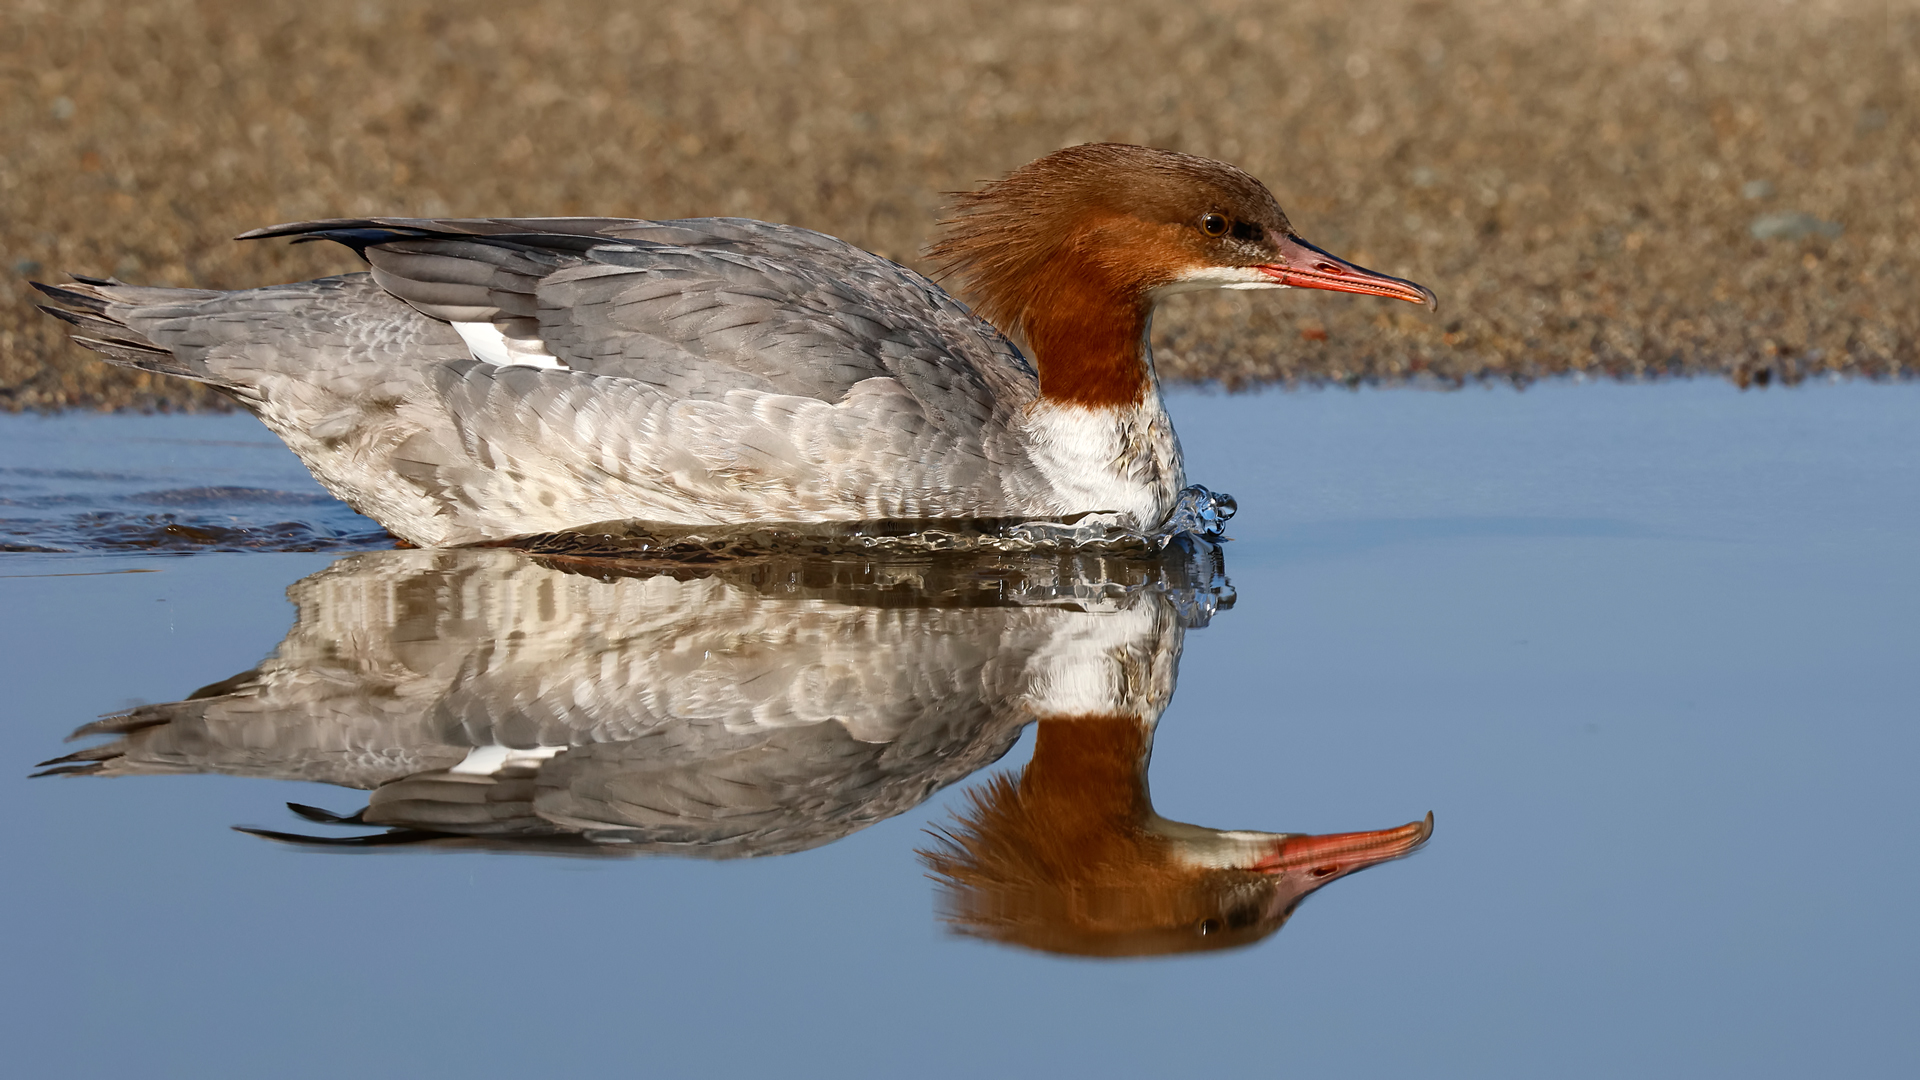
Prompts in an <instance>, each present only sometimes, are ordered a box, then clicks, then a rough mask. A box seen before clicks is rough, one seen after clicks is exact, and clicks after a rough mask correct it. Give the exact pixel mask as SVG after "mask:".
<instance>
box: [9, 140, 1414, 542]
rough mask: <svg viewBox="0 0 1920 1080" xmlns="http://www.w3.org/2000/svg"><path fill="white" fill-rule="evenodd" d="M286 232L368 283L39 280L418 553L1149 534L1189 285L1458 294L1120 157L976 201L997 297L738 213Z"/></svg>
mask: <svg viewBox="0 0 1920 1080" xmlns="http://www.w3.org/2000/svg"><path fill="white" fill-rule="evenodd" d="M271 236H292V237H295V238H296V239H297V240H316V239H327V240H334V241H338V242H340V243H342V244H346V245H348V246H349V247H352V248H353V249H354V250H355V251H357V252H359V253H360V255H361V256H362V257H363V258H365V259H366V260H367V262H368V264H369V265H370V267H371V272H370V273H360V274H348V275H343V276H340V277H332V278H322V279H319V280H317V281H308V282H301V283H297V284H291V285H277V286H269V287H265V288H259V289H248V290H242V291H238V292H219V291H213V290H204V289H158V288H142V287H136V286H131V285H126V284H123V283H121V282H118V281H113V280H100V279H93V278H80V279H79V281H78V283H77V284H73V285H68V286H65V287H55V286H46V285H38V284H36V288H39V289H40V291H42V292H43V293H45V294H46V295H48V296H50V297H52V298H53V299H54V300H55V301H56V302H57V303H58V304H60V305H62V306H61V307H58V308H52V307H50V308H47V309H46V310H48V311H50V312H51V313H52V314H54V315H57V316H59V317H60V318H62V319H65V320H66V321H68V322H70V323H72V324H74V325H75V326H76V327H78V328H79V332H77V333H76V334H75V340H76V341H78V342H79V343H80V344H82V345H84V346H86V347H88V348H91V349H94V350H96V351H98V352H101V353H103V354H104V355H105V356H106V358H107V359H108V360H109V361H110V362H113V363H118V364H123V365H127V366H131V367H137V368H144V369H146V370H150V371H159V372H163V373H166V374H171V375H179V376H182V377H184V378H189V379H194V380H197V381H200V382H204V383H207V384H209V385H211V386H213V387H215V388H216V389H218V390H220V391H222V392H224V393H226V394H227V395H229V396H231V397H232V398H234V400H236V401H238V402H239V403H240V404H241V405H242V406H244V407H245V408H247V409H249V410H250V411H252V412H253V413H255V414H256V415H258V416H259V417H260V419H261V420H262V421H264V422H265V423H266V425H267V426H268V427H269V428H270V429H272V430H273V431H274V432H275V433H276V434H277V435H279V436H280V437H281V438H282V439H284V440H285V441H286V442H287V445H288V446H290V447H292V449H293V451H294V452H295V453H296V454H298V455H299V456H300V458H301V460H302V461H304V462H305V463H306V465H307V467H308V468H309V469H311V470H312V471H313V474H314V476H315V477H317V478H318V479H319V480H320V482H321V483H322V484H324V485H325V486H326V487H327V489H328V490H329V491H331V492H333V493H334V494H335V495H337V496H339V497H340V498H342V499H344V500H345V501H346V502H347V503H349V504H350V505H352V506H353V507H354V508H355V509H356V510H359V511H360V512H361V513H364V514H366V515H368V516H369V517H372V518H374V519H375V520H377V521H379V522H380V523H381V524H382V525H384V526H386V527H387V529H388V530H390V531H391V532H392V533H393V534H394V535H396V536H398V537H400V538H402V539H404V540H406V541H408V542H410V543H413V544H415V545H419V546H441V545H455V544H469V543H477V542H483V541H497V540H504V539H511V538H513V537H518V536H526V535H530V534H536V533H551V532H564V531H567V530H569V529H575V528H578V527H581V526H584V525H588V524H592V523H598V522H605V521H613V520H626V521H643V522H655V523H660V524H663V525H677V526H686V525H692V526H727V525H742V524H749V523H772V522H784V523H795V524H805V523H824V522H852V521H872V520H900V519H953V518H963V519H979V518H996V519H1015V520H1031V519H1051V518H1059V517H1068V516H1073V515H1079V514H1084V513H1098V512H1104V513H1107V514H1111V515H1113V519H1114V521H1115V523H1116V524H1118V525H1120V526H1122V527H1125V528H1131V529H1135V530H1139V531H1149V530H1152V529H1154V528H1155V527H1157V526H1159V525H1160V524H1161V523H1162V522H1163V521H1164V520H1165V519H1166V518H1167V516H1168V514H1169V513H1170V511H1171V510H1172V508H1173V507H1174V505H1175V502H1176V498H1177V496H1178V493H1179V491H1180V489H1181V488H1182V487H1183V486H1184V484H1185V477H1184V472H1183V468H1182V465H1181V458H1180V445H1179V442H1178V441H1177V439H1176V438H1175V436H1174V433H1173V428H1172V425H1171V423H1170V422H1169V420H1168V418H1167V413H1166V410H1165V408H1164V406H1163V405H1162V403H1161V400H1160V389H1159V385H1158V382H1157V380H1156V379H1155V377H1154V371H1153V364H1152V361H1151V358H1150V357H1149V355H1148V348H1147V327H1148V323H1149V321H1150V318H1151V316H1152V312H1153V306H1154V303H1155V302H1156V301H1157V300H1158V299H1159V298H1160V297H1161V296H1164V295H1167V294H1169V293H1173V292H1181V291H1187V290H1195V289H1213V288H1228V289H1267V288H1292V287H1297V288H1314V289H1332V290H1336V291H1341V292H1353V293H1362V294H1367V295H1375V296H1388V297H1395V298H1398V299H1402V300H1408V301H1412V302H1415V303H1424V304H1427V305H1428V306H1429V307H1432V306H1434V305H1435V301H1434V297H1433V294H1432V293H1431V292H1430V291H1428V290H1427V289H1426V288H1424V287H1422V286H1420V285H1416V284H1414V283H1412V282H1409V281H1402V280H1400V279H1398V278H1391V277H1387V276H1385V275H1383V274H1377V273H1374V272H1373V271H1370V270H1365V269H1362V268H1360V267H1357V266H1354V265H1353V264H1351V263H1347V262H1343V261H1341V260H1340V259H1337V258H1334V257H1333V256H1331V255H1329V254H1327V253H1326V252H1324V251H1321V250H1320V249H1318V248H1316V247H1314V246H1312V245H1311V244H1308V243H1306V242H1305V241H1303V240H1301V239H1300V238H1299V237H1297V236H1295V235H1294V232H1293V227H1292V226H1291V225H1290V224H1289V223H1288V221H1287V217H1286V215H1285V214H1284V213H1282V212H1281V210H1280V207H1279V205H1278V204H1277V203H1276V202H1275V201H1274V199H1273V196H1272V195H1271V194H1270V193H1269V192H1268V191H1267V189H1266V187H1265V186H1264V185H1262V184H1261V183H1260V182H1259V181H1258V180H1255V179H1254V178H1253V177H1251V176H1249V175H1247V174H1246V173H1244V172H1242V171H1240V170H1239V169H1237V168H1234V167H1233V166H1231V165H1226V164H1223V163H1221V162H1217V161H1210V160H1207V159H1205V158H1198V157H1192V156H1189V155H1186V154H1179V153H1174V152H1171V151H1166V150H1154V149H1148V148H1145V147H1139V146H1124V145H1117V144H1096V145H1087V146H1076V147H1072V148H1069V149H1066V150H1061V151H1058V152H1056V153H1053V154H1049V155H1048V156H1046V157H1044V158H1041V159H1040V160H1038V161H1035V162H1033V163H1031V164H1029V165H1027V166H1025V167H1023V168H1021V169H1018V170H1016V171H1015V172H1013V173H1012V174H1011V175H1009V176H1008V177H1006V178H1005V179H1004V180H1001V181H998V182H995V183H990V184H987V185H986V186H984V187H982V188H980V189H979V190H977V191H974V192H972V193H969V194H965V195H963V196H961V197H960V201H959V204H958V212H957V214H956V216H955V217H954V218H953V219H952V220H950V221H948V222H947V223H946V232H945V234H944V236H943V237H942V238H941V239H940V240H939V242H938V243H936V244H935V245H934V247H933V249H932V255H933V257H934V259H935V260H936V262H938V263H939V264H940V265H941V266H942V267H943V268H944V271H945V273H947V274H950V275H951V276H952V277H953V278H954V279H955V280H957V281H958V282H959V283H960V285H961V287H962V292H963V294H965V295H967V296H968V297H970V298H971V299H972V300H973V301H974V303H975V304H976V306H977V310H978V312H979V315H978V316H977V315H975V314H974V312H973V311H970V310H969V309H968V308H966V307H965V306H963V305H961V304H960V303H959V302H957V301H956V300H954V299H953V298H952V297H951V296H949V295H948V294H947V293H946V292H945V291H943V290H942V289H941V288H940V287H939V286H937V285H935V284H934V283H933V282H931V281H929V280H928V279H927V278H925V277H922V276H921V275H919V274H917V273H915V272H914V271H912V270H909V269H907V268H905V267H903V266H899V265H897V264H895V263H892V262H889V261H887V260H885V259H882V258H880V257H878V256H876V255H872V254H869V253H867V252H865V251H861V250H859V249H858V248H855V247H852V246H851V245H848V244H846V243H844V242H842V241H839V240H836V239H834V238H832V237H828V236H823V235H821V234H819V233H815V232H809V231H807V230H804V229H798V228H794V227H792V226H787V225H773V224H768V223H765V222H759V221H748V220H743V219H737V218H702V219H693V220H685V221H632V220H615V219H585V218H538V219H478V220H438V219H432V220H429V219H411V218H406V219H402V218H378V219H362V220H345V219H342V220H332V221H318V222H306V223H302V224H294V225H281V226H275V227H273V228H269V229H261V230H257V231H255V232H251V233H247V234H245V235H244V236H243V237H242V239H248V238H257V237H271ZM979 316H984V317H985V320H986V321H983V320H982V318H981V317H979ZM989 323H991V324H992V325H989ZM996 326H997V327H998V328H999V329H998V330H996V329H995V327H996ZM1002 331H1004V335H1003V333H1002ZM1010 339H1011V340H1010ZM1015 341H1018V342H1021V343H1023V344H1024V345H1025V347H1026V352H1025V353H1023V352H1022V351H1021V349H1020V348H1019V347H1017V346H1016V345H1015V344H1014V342H1015ZM1029 357H1031V359H1029Z"/></svg>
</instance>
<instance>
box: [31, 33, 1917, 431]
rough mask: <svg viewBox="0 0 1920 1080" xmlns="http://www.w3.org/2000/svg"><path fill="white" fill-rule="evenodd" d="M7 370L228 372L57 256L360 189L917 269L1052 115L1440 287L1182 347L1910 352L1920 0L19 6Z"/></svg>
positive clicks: (1211, 362) (261, 215) (225, 253)
mask: <svg viewBox="0 0 1920 1080" xmlns="http://www.w3.org/2000/svg"><path fill="white" fill-rule="evenodd" d="M0 124H3V126H0V404H3V405H5V406H8V407H11V408H14V409H21V408H29V409H48V408H61V407H68V406H75V405H85V406H98V407H106V408H117V407H136V408H182V407H195V406H205V405H210V404H216V403H217V401H218V399H216V398H214V397H212V396H211V395H203V394H200V393H198V392H197V391H196V390H195V389H194V388H192V387H189V386H186V385H185V384H180V383H175V382H172V381H168V380H161V379H156V378H154V377H151V376H147V375H143V374H135V373H132V372H127V371H123V370H120V369H116V368H110V367H108V366H106V365H104V364H100V363H97V362H95V361H93V360H92V358H91V354H88V353H85V352H83V351H82V350H80V349H79V348H77V347H74V346H71V345H69V344H67V343H66V340H65V337H64V335H62V334H61V333H60V332H59V328H58V324H56V323H55V322H54V321H53V320H51V319H48V318H45V317H43V316H41V315H40V314H38V313H37V312H35V311H34V310H33V309H32V307H31V300H30V291H29V290H28V289H27V287H26V284H25V279H26V278H28V277H38V278H40V279H44V280H58V279H59V275H60V274H61V272H63V271H68V270H73V271H79V272H82V273H96V274H101V273H110V274H116V275H118V276H120V277H123V278H125V279H127V280H130V281H136V282H142V283H155V284H173V285H200V286H215V287H228V288H231V287H239V286H246V285H252V284H261V283H266V282H272V281H285V280H294V279H298V278H302V277H311V276H316V275H319V274H325V273H336V272H341V271H345V270H349V269H354V268H356V267H357V263H356V262H355V260H354V259H353V257H352V256H351V255H350V254H348V253H347V252H345V251H344V250H342V249H338V248H334V247H331V246H327V245H319V244H313V245H303V246H301V247H297V248H294V247H289V246H287V245H285V244H284V243H281V242H274V241H270V242H263V243H252V244H235V243H231V242H230V241H228V239H227V238H228V237H230V236H232V235H233V234H235V233H238V232H240V231H242V230H245V229H249V228H253V227H255V226H258V225H265V224H270V223H274V222H282V221H291V220H297V219H302V218H317V217H335V216H346V215H370V214H405V215H496V214H512V215H540V214H606V215H620V216H632V217H655V218H662V217H678V216H691V215H709V214H738V215H746V216H751V217H759V218H767V219H771V220H775V221H789V222H794V223H796V224H800V225H805V226H808V227H810V228H815V229H820V230H822V231H825V232H829V233H834V234H836V235H839V236H843V237H846V238H847V239H849V240H851V241H853V242H854V243H857V244H860V245H862V246H864V247H867V248H870V249H872V250H874V251H877V252H880V253H882V254H884V255H887V256H889V257H892V258H895V259H899V260H902V261H904V262H907V263H909V264H913V265H919V266H922V267H923V268H924V263H923V262H922V261H921V260H920V256H919V252H920V249H921V247H922V245H923V244H924V243H925V241H926V238H927V236H928V234H929V232H930V230H931V228H932V225H933V223H934V221H935V220H936V219H937V218H938V216H939V213H940V208H941V204H942V196H941V192H943V191H946V190H952V189H956V188H963V187H967V186H970V185H972V184H973V183H975V182H977V181H979V180H982V179H986V178H990V177H994V176H998V175H1000V174H1001V173H1004V172H1005V171H1007V170H1008V169H1011V168H1013V167H1014V166H1017V165H1019V164H1021V163H1023V162H1025V161H1027V160H1029V159H1031V158H1034V157H1037V156H1039V155H1041V154H1043V153H1046V152H1047V151H1050V150H1053V149H1055V148H1057V147H1060V146H1063V145H1067V144H1070V143H1076V142H1084V141H1089V140H1119V141H1126V142H1138V143H1147V144H1152V145H1156V146H1165V147H1172V148H1175V149H1179V150H1186V151H1189V152H1192V153H1197V154H1205V155H1208V156H1212V157H1219V158H1223V159H1226V160H1229V161H1233V162H1235V163H1237V164H1239V165H1241V166H1243V167H1245V168H1246V169H1248V170H1249V171H1251V172H1252V173H1254V174H1255V175H1257V176H1260V177H1261V178H1263V179H1265V180H1266V181H1267V183H1268V184H1269V186H1271V187H1272V188H1273V189H1274V191H1275V193H1276V194H1277V195H1278V196H1279V198H1280V201H1281V205H1283V206H1284V207H1286V209H1287V211H1288V212H1289V214H1290V215H1291V216H1292V218H1293V220H1294V223H1295V225H1296V226H1297V227H1298V228H1299V229H1300V231H1301V233H1302V234H1303V235H1304V236H1306V237H1307V238H1308V239H1309V240H1312V241H1314V242H1316V243H1318V244H1320V245H1321V246H1323V247H1326V248H1328V249H1329V250H1331V251H1333V252H1335V253H1336V254H1340V255H1344V256H1347V257H1349V258H1352V259H1353V260H1355V261H1357V262H1359V263H1361V264H1363V265H1367V266H1372V267H1374V268H1376V269H1379V270H1384V271H1386V272H1388V273H1393V274H1398V275H1402V276H1406V277H1411V278H1414V279H1416V280H1418V281H1421V282H1423V283H1425V284H1427V285H1430V286H1431V287H1433V288H1434V289H1435V290H1437V291H1438V292H1439V294H1440V297H1441V310H1440V313H1439V314H1438V315H1437V316H1435V315H1430V314H1428V313H1427V312H1424V311H1421V310H1419V309H1416V308H1414V307H1412V306H1410V305H1405V304H1394V303H1392V302H1390V301H1383V300H1373V299H1361V298H1354V297H1335V296H1331V295H1329V294H1321V293H1299V292H1295V293H1254V294H1244V293H1242V294H1225V295H1218V296H1205V297H1180V298H1176V299H1175V300H1174V301H1173V302H1171V303H1170V304H1169V305H1168V307H1167V308H1166V309H1164V310H1163V314H1162V317H1161V319H1160V320H1159V324H1158V326H1157V327H1156V341H1157V346H1156V348H1157V356H1158V359H1159V363H1160V368H1161V371H1162V373H1163V375H1165V376H1166V377H1168V378H1171V379H1187V380H1218V381H1220V382H1222V383H1224V384H1226V385H1228V386H1231V387H1238V386H1243V385H1249V384H1253V383H1259V382H1267V381H1275V380H1277V381H1283V382H1287V383H1312V382H1335V383H1342V382H1343V383H1349V384H1358V383H1361V382H1374V381H1378V382H1394V381H1401V380H1413V381H1416V382H1431V383H1438V384H1441V385H1447V384H1458V383H1460V382H1462V381H1470V380H1476V379H1488V378H1491V379H1508V380H1516V381H1522V382H1524V381H1526V380H1529V379H1534V378H1538V377H1543V376H1548V375H1554V374H1561V373H1566V372H1589V373H1593V374H1606V375H1612V376H1620V377H1635V378H1646V377H1655V376H1665V375H1673V374H1689V373H1701V372H1710V373H1718V374H1724V375H1725V376H1727V377H1730V378H1733V379H1735V380H1737V381H1739V382H1740V383H1741V384H1742V385H1748V384H1751V383H1756V382H1757V383H1761V384H1764V383H1766V382H1769V381H1772V380H1780V381H1787V382H1793V381H1798V380H1800V379H1803V378H1807V377H1811V376H1817V375H1825V374H1828V373H1845V374H1851V375H1865V376H1871V377H1906V376H1910V375H1912V374H1913V372H1914V371H1915V369H1916V366H1917V361H1916V348H1917V346H1920V0H1896V2H1873V0H1826V2H1814V3H1782V2H1779V0H1747V2H1733V0H1701V2H1681V0H1664V2H1662V0H1614V2H1606V3H1586V2H1552V3H1548V2H1523V0H1507V2H1494V0H1460V2H1453V3H1441V2H1391V0H1388V2H1372V3H1365V4H1356V3H1350V2H1346V0H1296V2H1291V3H1252V2H1246V3H1239V2H1226V0H1221V2H1204V3H1179V2H1172V3H1169V2H1167V0H1156V2H1134V0H1109V2H1106V3H1101V4H1088V5H1074V4H1049V5H1027V4H1013V3H997V2H984V0H983V2H954V0H943V2H941V3H937V4H935V3H926V4H912V5H908V4H901V5H888V4H877V3H852V2H845V0H841V2H828V3H815V4H799V3H795V4H779V3H727V2H703V3H699V4H684V3H681V4H659V5H653V4H639V3H632V4H622V5H613V4H600V3H527V4H512V5H508V4H492V3H451V2H446V3H427V2H421V3H375V2H361V3H349V2H337V3H314V2H311V0H309V2H304V3H263V2H228V0H202V2H197V3H196V2H187V0H180V2H158V3H130V2H117V3H108V2H97V0H63V2H57V3H55V2H40V0H0Z"/></svg>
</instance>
